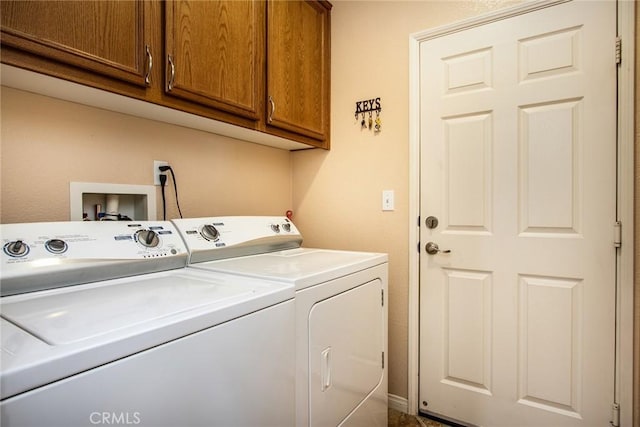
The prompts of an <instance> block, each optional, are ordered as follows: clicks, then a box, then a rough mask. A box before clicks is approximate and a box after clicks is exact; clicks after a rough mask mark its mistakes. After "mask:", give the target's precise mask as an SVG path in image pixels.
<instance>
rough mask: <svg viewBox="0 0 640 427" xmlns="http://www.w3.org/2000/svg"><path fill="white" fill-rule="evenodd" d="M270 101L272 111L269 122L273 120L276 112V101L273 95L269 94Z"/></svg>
mask: <svg viewBox="0 0 640 427" xmlns="http://www.w3.org/2000/svg"><path fill="white" fill-rule="evenodd" d="M269 103H270V104H271V113H269V123H271V122H272V121H273V113H275V112H276V103H275V101H274V100H273V97H272V96H271V95H269Z"/></svg>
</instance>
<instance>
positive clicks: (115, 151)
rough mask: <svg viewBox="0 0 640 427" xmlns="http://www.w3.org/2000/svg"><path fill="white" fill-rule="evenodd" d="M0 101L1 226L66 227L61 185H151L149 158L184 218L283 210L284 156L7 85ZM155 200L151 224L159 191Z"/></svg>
mask: <svg viewBox="0 0 640 427" xmlns="http://www.w3.org/2000/svg"><path fill="white" fill-rule="evenodd" d="M1 95H2V101H1V102H2V104H1V110H0V111H1V114H2V117H1V118H2V127H1V134H0V136H1V144H2V146H1V152H0V154H1V162H2V163H1V165H2V173H1V178H0V179H1V184H0V185H1V199H0V202H1V211H0V220H1V221H2V223H12V222H35V221H64V220H68V219H69V182H71V181H78V182H99V183H115V184H137V185H152V184H153V176H152V168H153V160H166V161H168V162H169V163H170V164H171V166H172V168H173V170H174V172H175V174H176V181H177V182H178V195H179V196H180V207H181V209H182V213H183V215H184V216H185V217H198V216H211V215H232V214H233V215H258V214H261V215H284V213H285V212H286V210H287V209H291V206H292V204H291V165H290V162H291V156H290V153H289V152H288V151H284V150H279V149H275V148H270V147H264V146H261V145H256V144H251V143H247V142H240V141H237V140H233V139H229V138H225V137H221V136H217V135H212V134H209V133H205V132H200V131H196V130H192V129H187V128H183V127H179V126H174V125H169V124H165V123H159V122H155V121H152V120H145V119H139V118H136V117H132V116H127V115H124V114H118V113H114V112H110V111H105V110H101V109H97V108H92V107H86V106H82V105H78V104H74V103H71V102H66V101H60V100H56V99H53V98H48V97H44V96H40V95H34V94H31V93H28V92H23V91H19V90H15V89H11V88H7V87H2V93H1ZM169 184H171V181H169ZM158 189H159V187H158ZM166 192H167V199H168V201H167V210H168V214H167V217H168V218H175V217H177V215H178V213H177V209H176V207H175V198H174V195H173V188H172V187H167V191H166ZM157 200H158V205H159V206H160V209H159V210H158V218H161V216H162V210H161V209H162V208H161V204H160V203H161V199H160V193H159V190H158V195H157Z"/></svg>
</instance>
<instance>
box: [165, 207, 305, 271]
mask: <svg viewBox="0 0 640 427" xmlns="http://www.w3.org/2000/svg"><path fill="white" fill-rule="evenodd" d="M173 223H174V224H175V226H176V227H177V229H178V231H179V232H180V234H181V235H182V237H183V239H184V241H185V243H186V244H187V249H188V250H189V252H190V256H191V260H190V261H191V262H192V263H193V262H201V261H210V260H214V259H221V258H229V257H233V256H245V255H251V254H256V253H264V252H271V251H275V250H283V249H291V248H296V247H300V245H301V243H302V236H301V235H300V232H299V231H298V229H297V228H296V226H295V225H294V224H293V222H291V220H290V219H288V218H287V217H273V216H228V217H208V218H186V219H174V220H173Z"/></svg>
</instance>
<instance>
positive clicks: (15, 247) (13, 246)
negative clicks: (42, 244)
mask: <svg viewBox="0 0 640 427" xmlns="http://www.w3.org/2000/svg"><path fill="white" fill-rule="evenodd" d="M4 252H5V253H6V254H7V255H9V256H13V257H21V256H25V255H26V254H28V253H29V245H27V244H26V243H24V242H23V241H22V240H14V241H13V242H9V243H7V244H6V245H4Z"/></svg>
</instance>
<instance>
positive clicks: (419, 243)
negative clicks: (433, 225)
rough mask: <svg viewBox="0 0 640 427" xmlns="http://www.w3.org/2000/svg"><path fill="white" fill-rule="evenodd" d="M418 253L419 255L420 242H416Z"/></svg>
mask: <svg viewBox="0 0 640 427" xmlns="http://www.w3.org/2000/svg"><path fill="white" fill-rule="evenodd" d="M417 249H418V253H420V242H418V248H417Z"/></svg>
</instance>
